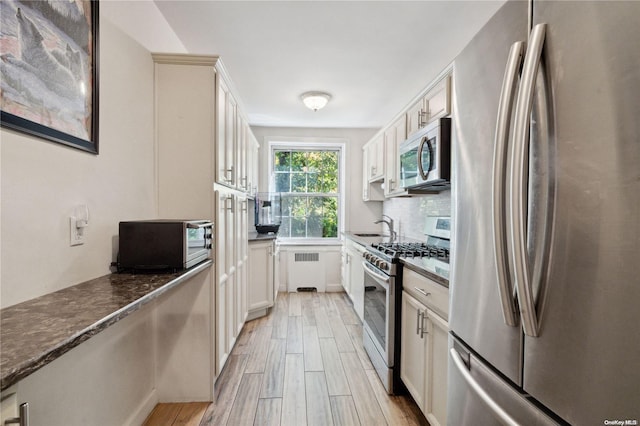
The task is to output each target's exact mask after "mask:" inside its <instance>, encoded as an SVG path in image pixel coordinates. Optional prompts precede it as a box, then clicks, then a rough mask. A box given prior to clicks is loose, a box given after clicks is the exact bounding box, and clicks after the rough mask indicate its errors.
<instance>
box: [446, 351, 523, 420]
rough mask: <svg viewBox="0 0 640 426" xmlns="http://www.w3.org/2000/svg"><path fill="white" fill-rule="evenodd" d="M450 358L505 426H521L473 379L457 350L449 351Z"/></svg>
mask: <svg viewBox="0 0 640 426" xmlns="http://www.w3.org/2000/svg"><path fill="white" fill-rule="evenodd" d="M449 356H450V357H451V360H452V361H453V365H455V367H456V369H457V370H458V372H459V373H460V374H461V375H462V377H463V378H464V380H465V382H467V384H468V385H469V387H470V388H471V389H472V390H473V391H474V392H475V393H476V395H478V396H479V397H480V399H482V402H484V403H485V404H486V405H487V407H489V409H490V410H491V411H492V412H493V414H494V415H495V416H496V417H498V419H499V420H500V421H501V422H502V423H503V424H505V425H509V426H520V424H519V423H518V422H516V421H515V420H514V419H513V417H511V416H510V415H509V414H508V413H507V412H506V411H504V409H503V408H502V407H501V406H500V405H499V404H498V403H497V402H496V401H494V400H493V398H491V396H490V395H489V394H488V393H487V392H486V391H485V390H484V389H483V388H482V386H480V384H479V383H478V382H477V381H476V380H475V379H474V378H473V376H472V375H471V373H470V372H469V370H467V366H466V364H465V363H464V361H463V360H462V357H461V356H460V354H459V353H458V351H456V349H455V348H451V349H450V350H449Z"/></svg>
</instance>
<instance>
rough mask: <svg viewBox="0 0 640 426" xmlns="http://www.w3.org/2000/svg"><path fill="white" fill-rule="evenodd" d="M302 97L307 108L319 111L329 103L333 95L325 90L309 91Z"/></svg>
mask: <svg viewBox="0 0 640 426" xmlns="http://www.w3.org/2000/svg"><path fill="white" fill-rule="evenodd" d="M300 98H302V102H304V104H305V105H306V106H307V108H309V109H312V110H314V111H317V110H319V109H322V108H324V107H325V105H327V102H329V99H331V95H330V94H328V93H325V92H307V93H303V94H302V95H301V96H300Z"/></svg>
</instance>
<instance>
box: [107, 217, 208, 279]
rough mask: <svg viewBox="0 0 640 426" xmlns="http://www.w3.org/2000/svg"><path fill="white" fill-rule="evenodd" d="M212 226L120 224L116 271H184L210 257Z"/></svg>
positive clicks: (184, 222) (163, 222)
mask: <svg viewBox="0 0 640 426" xmlns="http://www.w3.org/2000/svg"><path fill="white" fill-rule="evenodd" d="M212 241H213V223H212V222H210V221H208V220H175V219H156V220H137V221H129V222H120V229H119V252H118V270H121V271H124V270H126V271H134V272H144V271H162V270H173V271H177V270H181V269H187V268H190V267H192V266H194V265H197V264H198V263H200V262H202V261H204V260H207V259H209V258H210V256H211V247H212Z"/></svg>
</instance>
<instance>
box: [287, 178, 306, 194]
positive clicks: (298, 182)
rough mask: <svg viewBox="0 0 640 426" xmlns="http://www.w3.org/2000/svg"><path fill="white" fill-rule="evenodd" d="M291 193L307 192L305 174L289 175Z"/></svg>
mask: <svg viewBox="0 0 640 426" xmlns="http://www.w3.org/2000/svg"><path fill="white" fill-rule="evenodd" d="M291 192H307V174H306V173H292V174H291Z"/></svg>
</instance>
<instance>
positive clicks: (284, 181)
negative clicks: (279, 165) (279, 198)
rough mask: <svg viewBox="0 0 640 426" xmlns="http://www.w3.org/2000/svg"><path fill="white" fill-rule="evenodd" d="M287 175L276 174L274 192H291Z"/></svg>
mask: <svg viewBox="0 0 640 426" xmlns="http://www.w3.org/2000/svg"><path fill="white" fill-rule="evenodd" d="M289 176H290V174H289V173H282V172H277V173H276V179H275V180H276V192H291V185H290V183H289Z"/></svg>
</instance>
